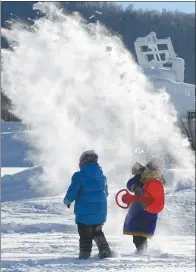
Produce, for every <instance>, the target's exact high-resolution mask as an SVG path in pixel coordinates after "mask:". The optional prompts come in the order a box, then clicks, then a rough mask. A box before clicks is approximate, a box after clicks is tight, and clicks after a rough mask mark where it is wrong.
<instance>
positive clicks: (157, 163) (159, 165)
mask: <svg viewBox="0 0 196 272" xmlns="http://www.w3.org/2000/svg"><path fill="white" fill-rule="evenodd" d="M163 167H164V164H163V161H162V160H161V159H159V158H153V159H151V160H150V161H149V162H148V163H147V164H146V168H147V169H148V170H150V171H157V170H158V171H162V170H163Z"/></svg>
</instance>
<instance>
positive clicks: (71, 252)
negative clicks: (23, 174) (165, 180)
mask: <svg viewBox="0 0 196 272" xmlns="http://www.w3.org/2000/svg"><path fill="white" fill-rule="evenodd" d="M19 189H21V187H19ZM119 189H120V188H117V187H115V186H110V196H109V216H108V222H107V224H106V225H105V227H104V230H105V233H106V235H107V238H108V241H109V242H110V245H111V247H112V249H113V250H114V251H115V257H114V258H110V259H107V260H99V259H98V257H97V253H98V252H97V249H96V247H95V246H94V247H93V252H92V258H91V259H90V260H87V261H79V260H78V259H77V256H78V234H77V228H76V225H75V224H74V215H73V206H72V207H71V208H70V209H67V208H66V207H65V206H64V205H63V204H62V199H63V195H62V196H58V197H48V198H31V199H30V198H29V199H23V200H15V201H7V202H3V203H2V227H1V232H2V262H1V267H2V271H9V272H11V271H13V272H20V271H21V272H22V271H31V272H34V271H36V272H37V271H42V272H45V271H47V272H50V271H55V272H57V271H69V272H72V271H82V272H83V271H97V272H101V271H118V272H119V271H131V272H132V271H133V272H141V271H151V272H154V271H160V272H161V271H166V270H167V271H170V272H173V271H177V272H189V271H194V266H195V256H194V255H195V252H194V241H195V239H194V236H193V235H192V236H191V235H190V236H158V235H157V236H156V237H155V238H154V239H153V240H152V241H150V243H149V246H150V252H149V254H148V256H142V257H139V256H137V255H136V254H134V252H135V249H134V246H133V244H132V237H131V236H130V237H129V236H123V235H122V234H121V233H122V225H123V218H124V216H125V213H126V211H123V210H121V209H119V208H118V207H117V206H116V204H115V203H114V195H115V193H116V192H117V191H118V190H119ZM7 191H9V188H7ZM16 191H17V188H16V190H15V192H13V194H14V193H15V194H16ZM5 192H6V191H5V187H3V193H5ZM20 192H21V191H20V190H19V191H18V194H20ZM22 192H23V191H22ZM182 194H183V195H184V198H182ZM178 196H179V197H178ZM193 198H194V192H191V190H186V192H183V193H178V194H177V193H176V195H175V201H174V203H173V204H172V207H170V208H171V210H172V208H173V212H175V213H176V208H175V207H177V206H179V201H181V202H183V203H182V205H181V206H184V208H185V206H186V209H187V210H186V212H187V214H186V219H187V217H188V216H191V215H192V214H191V213H190V212H194V211H193V206H192V204H191V201H192V200H193ZM185 199H186V200H187V201H189V204H190V206H192V207H190V209H189V207H188V205H187V203H185ZM191 199H192V200H191ZM177 204H178V205H177ZM175 205H176V206H175ZM114 209H116V216H114ZM184 211H185V209H184ZM174 218H175V217H174ZM174 218H173V220H174ZM191 220H192V219H191ZM191 220H190V221H191ZM160 221H163V218H161V219H160ZM185 227H187V228H188V225H187V226H186V225H184V228H185ZM174 228H175V226H174ZM158 233H160V231H159V230H158ZM190 233H191V232H190Z"/></svg>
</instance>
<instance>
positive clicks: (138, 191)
mask: <svg viewBox="0 0 196 272" xmlns="http://www.w3.org/2000/svg"><path fill="white" fill-rule="evenodd" d="M134 193H135V194H136V195H138V196H141V195H142V194H143V189H142V188H139V187H136V188H135V190H134Z"/></svg>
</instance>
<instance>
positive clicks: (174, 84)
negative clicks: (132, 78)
mask: <svg viewBox="0 0 196 272" xmlns="http://www.w3.org/2000/svg"><path fill="white" fill-rule="evenodd" d="M134 45H135V51H136V55H137V60H138V64H139V65H140V66H141V67H142V69H143V71H144V73H145V74H146V75H147V76H148V78H149V79H150V81H151V82H152V83H153V85H154V86H155V89H156V90H160V89H165V90H166V91H167V93H168V94H169V95H170V99H171V102H172V103H173V105H174V107H175V108H176V110H177V112H178V116H179V124H180V125H181V127H182V128H183V130H184V131H185V132H186V134H187V135H188V137H189V139H191V143H192V146H193V148H194V149H195V85H193V84H187V83H184V67H185V62H184V60H183V59H182V58H178V57H177V55H176V53H175V52H174V48H173V45H172V42H171V39H170V38H169V37H168V38H166V39H157V37H156V33H154V32H151V33H150V34H149V35H147V36H146V37H139V38H137V39H136V41H135V43H134Z"/></svg>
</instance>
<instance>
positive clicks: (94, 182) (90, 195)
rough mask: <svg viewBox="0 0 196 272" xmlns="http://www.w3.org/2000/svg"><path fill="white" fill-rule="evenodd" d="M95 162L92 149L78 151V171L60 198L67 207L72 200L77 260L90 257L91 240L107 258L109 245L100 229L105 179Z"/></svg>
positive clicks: (109, 253)
mask: <svg viewBox="0 0 196 272" xmlns="http://www.w3.org/2000/svg"><path fill="white" fill-rule="evenodd" d="M97 161H98V155H97V154H96V153H95V152H94V151H93V150H89V151H85V152H84V153H82V155H81V157H80V162H79V167H80V171H79V172H76V173H75V174H74V175H73V176H72V181H71V185H70V186H69V189H68V191H67V194H66V196H65V198H64V204H65V205H67V207H68V208H69V207H70V205H71V203H72V202H73V201H75V207H74V213H75V215H76V219H75V221H76V224H77V226H78V233H79V236H80V242H79V244H80V253H79V259H88V258H89V257H90V255H91V250H92V242H93V240H94V241H95V243H96V245H97V247H98V249H99V257H100V258H101V259H102V258H108V257H111V250H110V247H109V244H108V242H107V240H106V238H105V235H104V233H103V231H102V225H103V224H104V223H105V222H106V217H107V196H108V188H107V179H106V177H105V176H104V175H103V172H102V169H101V167H100V166H99V164H98V162H97Z"/></svg>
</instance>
